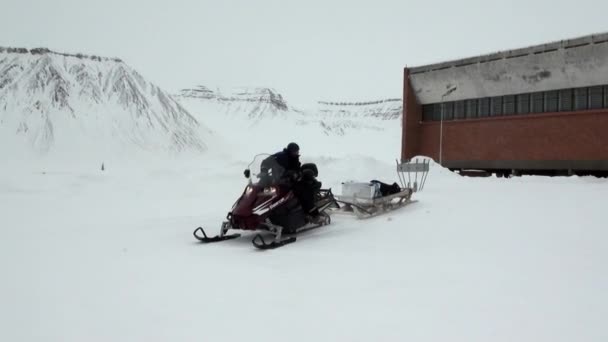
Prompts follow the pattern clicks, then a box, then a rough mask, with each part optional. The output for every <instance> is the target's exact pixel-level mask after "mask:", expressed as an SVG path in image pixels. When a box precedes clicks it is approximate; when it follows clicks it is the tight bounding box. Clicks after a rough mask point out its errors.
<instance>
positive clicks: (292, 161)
mask: <svg viewBox="0 0 608 342" xmlns="http://www.w3.org/2000/svg"><path fill="white" fill-rule="evenodd" d="M277 166H279V167H278V168H277ZM300 166H301V163H300V157H299V156H293V155H291V154H290V153H289V152H287V149H283V151H281V152H277V153H275V154H273V155H271V156H270V157H268V158H266V159H265V160H264V161H263V162H262V168H266V169H267V170H269V169H272V171H273V173H274V176H275V177H277V178H283V177H285V176H290V175H292V174H294V173H299V172H300ZM277 173H280V175H279V174H277Z"/></svg>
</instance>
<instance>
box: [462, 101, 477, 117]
mask: <svg viewBox="0 0 608 342" xmlns="http://www.w3.org/2000/svg"><path fill="white" fill-rule="evenodd" d="M478 108H479V107H478V105H477V100H467V102H466V109H465V112H466V116H467V119H473V118H476V117H477V110H478Z"/></svg>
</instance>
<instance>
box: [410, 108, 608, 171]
mask: <svg viewBox="0 0 608 342" xmlns="http://www.w3.org/2000/svg"><path fill="white" fill-rule="evenodd" d="M407 115H409V113H406V114H405V115H404V116H407ZM440 126H441V123H440V122H423V123H420V124H419V126H418V127H419V131H418V132H417V135H412V136H410V138H411V140H414V139H416V140H417V141H415V142H414V143H413V145H412V146H417V147H418V148H417V149H415V151H411V150H410V149H406V151H404V152H405V153H404V158H411V157H412V156H414V155H425V156H429V157H432V158H433V159H434V160H436V161H439V133H440ZM406 133H407V132H406ZM406 139H407V137H406ZM407 142H408V143H409V142H410V140H407ZM406 147H408V148H409V146H406ZM442 159H443V165H444V166H446V167H451V168H489V169H492V168H498V169H579V170H608V110H606V109H602V110H587V111H581V112H562V113H544V114H529V115H526V116H505V117H492V118H483V119H469V120H457V121H444V122H443V153H442Z"/></svg>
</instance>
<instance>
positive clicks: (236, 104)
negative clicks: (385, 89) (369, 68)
mask: <svg viewBox="0 0 608 342" xmlns="http://www.w3.org/2000/svg"><path fill="white" fill-rule="evenodd" d="M175 97H176V99H177V100H178V101H179V102H180V103H181V104H182V105H183V106H184V107H185V108H187V109H188V111H189V112H190V113H192V115H194V116H195V117H196V118H197V119H198V120H199V121H203V122H205V124H206V125H209V126H210V127H211V128H212V129H213V130H214V131H217V132H218V133H219V135H221V136H224V137H226V139H227V140H228V144H230V143H232V144H233V145H234V148H233V149H234V150H238V151H243V152H244V151H246V153H249V154H252V153H255V152H256V151H255V150H254V146H255V148H258V151H259V150H260V149H261V150H264V151H268V150H272V149H273V148H276V147H277V145H278V144H282V143H284V142H288V141H294V140H295V141H300V142H306V145H307V146H310V145H319V146H326V148H327V149H331V148H333V147H335V146H340V145H352V144H357V143H359V142H361V139H362V136H365V137H366V138H365V141H366V143H365V144H363V145H362V146H361V147H360V149H359V150H360V152H361V154H365V153H367V154H377V153H378V151H384V150H386V151H387V154H388V155H390V158H394V157H395V156H398V151H397V149H398V148H396V147H395V146H397V147H398V146H400V141H401V140H400V139H401V138H400V135H401V120H400V118H401V100H399V99H388V100H381V101H372V102H357V103H346V102H317V103H316V104H313V105H311V106H309V107H306V108H295V107H293V106H291V105H290V104H289V102H288V101H287V100H286V99H285V97H284V96H282V95H281V94H280V93H279V92H278V91H276V90H275V89H271V88H260V87H255V88H234V89H228V90H226V89H215V90H214V89H212V88H209V87H206V86H203V85H199V86H197V87H194V88H188V89H183V90H181V91H180V92H179V94H177V95H176V96H175ZM245 137H254V139H255V141H254V142H247V143H243V141H242V140H241V139H242V138H245ZM237 138H238V139H237ZM387 146H390V147H387ZM393 147H395V148H393ZM317 151H318V152H317V153H321V150H320V149H317ZM351 152H352V151H350V152H348V153H351ZM246 153H244V154H246ZM336 153H340V152H338V151H336Z"/></svg>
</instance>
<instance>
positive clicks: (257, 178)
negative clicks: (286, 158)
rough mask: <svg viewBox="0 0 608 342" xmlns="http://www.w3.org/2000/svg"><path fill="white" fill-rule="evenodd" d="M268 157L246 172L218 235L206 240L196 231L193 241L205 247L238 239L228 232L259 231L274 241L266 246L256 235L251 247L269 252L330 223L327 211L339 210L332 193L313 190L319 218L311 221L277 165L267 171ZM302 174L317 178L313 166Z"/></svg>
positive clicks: (262, 156) (255, 161)
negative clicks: (245, 184)
mask: <svg viewBox="0 0 608 342" xmlns="http://www.w3.org/2000/svg"><path fill="white" fill-rule="evenodd" d="M269 156H270V155H268V154H260V155H257V156H256V157H254V159H253V161H252V162H251V163H250V164H249V166H248V168H247V169H246V170H245V172H244V174H245V177H246V178H247V179H248V180H249V183H248V185H247V186H246V187H245V190H244V191H243V193H242V194H241V196H240V197H239V199H238V200H237V201H236V202H235V203H234V205H233V206H232V210H230V212H229V213H228V215H227V216H226V219H227V220H226V221H224V222H223V223H222V227H221V230H220V233H219V235H217V236H214V237H208V236H207V234H206V233H205V230H204V229H203V228H202V227H198V228H196V229H195V230H194V232H193V234H194V237H195V238H196V239H198V240H199V241H201V242H205V243H207V242H219V241H225V240H230V239H235V238H238V237H240V236H241V234H227V233H228V231H229V230H230V229H240V230H245V231H259V232H260V233H270V234H272V235H274V239H273V240H272V241H271V242H266V241H265V240H264V238H263V236H262V234H260V233H258V234H256V235H255V237H254V238H253V240H252V243H253V245H254V246H255V247H257V248H259V249H272V248H277V247H281V246H284V245H286V244H289V243H293V242H295V241H296V236H297V235H298V234H299V233H302V232H304V231H307V230H311V229H314V228H318V227H321V226H325V225H328V224H330V223H331V219H330V216H329V215H328V214H327V213H326V211H327V210H328V209H329V208H338V207H339V205H338V203H337V202H336V199H335V198H334V196H333V194H332V192H331V189H320V188H318V189H315V194H314V209H316V210H317V211H318V213H319V216H318V218H317V219H316V220H314V221H312V220H310V218H309V216H308V214H307V213H305V212H304V210H303V209H302V206H301V205H300V202H299V200H298V198H297V197H296V196H295V194H294V191H293V187H292V186H291V185H292V180H290V179H289V178H287V179H286V178H285V177H284V172H282V171H283V170H282V169H281V168H280V167H279V166H278V165H273V166H272V167H270V168H268V167H267V166H265V165H264V163H265V162H266V161H268V160H269V159H268V157H269ZM252 167H253V168H252ZM252 170H253V171H252ZM258 170H259V172H258ZM306 170H308V171H306ZM302 171H303V172H305V173H308V174H310V173H313V174H314V177H317V176H318V171H317V167H316V165H314V164H305V165H303V166H302ZM318 184H320V183H318Z"/></svg>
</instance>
